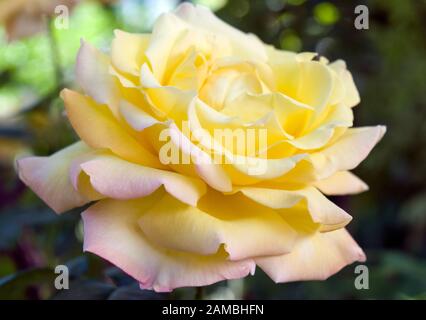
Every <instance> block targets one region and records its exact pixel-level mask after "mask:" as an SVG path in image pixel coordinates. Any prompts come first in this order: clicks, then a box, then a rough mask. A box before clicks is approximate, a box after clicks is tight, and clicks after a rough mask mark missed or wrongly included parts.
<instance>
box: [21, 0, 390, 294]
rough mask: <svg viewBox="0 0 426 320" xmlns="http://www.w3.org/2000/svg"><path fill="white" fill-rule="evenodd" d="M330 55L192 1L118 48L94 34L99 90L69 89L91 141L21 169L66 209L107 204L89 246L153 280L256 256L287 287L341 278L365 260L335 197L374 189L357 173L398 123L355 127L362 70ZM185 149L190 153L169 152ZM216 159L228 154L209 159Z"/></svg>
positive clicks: (95, 214)
mask: <svg viewBox="0 0 426 320" xmlns="http://www.w3.org/2000/svg"><path fill="white" fill-rule="evenodd" d="M315 56H316V54H314V53H309V52H306V53H299V54H298V53H293V52H287V51H281V50H277V49H275V48H273V47H271V46H268V45H265V44H264V43H262V42H261V41H260V40H259V39H258V38H256V37H255V36H253V35H250V34H244V33H242V32H240V31H238V30H236V29H234V28H232V27H231V26H229V25H227V24H225V23H224V22H222V21H220V20H219V19H218V18H217V17H215V16H214V15H213V14H212V13H211V12H210V11H209V10H207V9H205V8H203V7H198V6H197V7H194V6H192V5H190V4H183V5H181V6H180V7H179V8H178V9H177V10H176V11H175V12H173V13H168V14H164V15H162V16H161V17H160V18H159V19H158V20H157V22H156V24H155V25H154V28H153V31H152V33H150V34H131V33H126V32H123V31H119V30H117V31H116V33H115V38H114V40H113V42H112V47H111V52H110V53H109V54H104V53H102V52H100V51H98V50H97V49H96V48H94V47H92V46H91V45H90V44H88V43H86V42H82V44H81V48H80V51H79V54H78V58H77V67H76V75H77V80H78V84H79V85H80V86H81V88H82V89H83V91H84V94H81V93H78V92H75V91H72V90H68V89H65V90H64V91H62V94H61V96H62V98H63V100H64V101H65V106H66V114H67V116H68V118H69V121H70V122H71V124H72V126H73V128H74V130H75V131H76V133H77V134H78V136H79V137H80V139H81V141H79V142H77V143H75V144H73V145H71V146H69V147H68V148H65V149H63V150H61V151H59V152H57V153H55V154H53V155H52V156H50V157H29V158H24V159H21V160H19V161H18V168H19V174H20V177H21V179H22V180H23V181H24V182H25V183H26V184H27V185H28V186H30V187H31V188H32V189H33V190H34V192H36V193H37V194H38V195H39V196H40V197H41V198H42V199H43V200H44V201H45V202H46V203H47V204H48V205H49V206H50V207H51V208H52V209H53V210H55V211H56V212H58V213H61V212H64V211H67V210H69V209H72V208H74V207H79V206H82V205H85V204H87V203H90V202H95V201H96V203H94V204H92V205H91V206H90V207H89V208H88V209H87V210H86V211H85V212H83V221H84V250H85V251H89V252H93V253H95V254H97V255H99V256H101V257H103V258H105V259H107V260H109V261H111V262H112V263H113V264H115V265H117V266H118V267H119V268H121V269H123V270H124V271H125V272H127V273H128V274H130V275H131V276H132V277H134V278H135V279H136V280H137V281H139V283H140V285H141V287H142V288H148V289H154V290H156V291H171V290H173V289H174V288H177V287H185V286H203V285H208V284H211V283H214V282H217V281H220V280H224V279H236V278H242V277H245V276H247V275H249V274H253V273H254V271H255V268H256V266H258V267H260V268H261V269H263V270H264V271H265V272H266V273H267V274H268V275H269V276H270V277H271V278H272V279H273V280H274V281H276V282H288V281H296V280H313V279H326V278H327V277H329V276H330V275H333V274H334V273H336V272H338V271H339V270H340V269H341V268H342V267H344V266H346V265H347V264H350V263H352V262H354V261H364V260H365V255H364V253H363V251H362V250H361V248H360V247H359V246H358V245H357V244H356V242H355V241H354V240H353V239H352V237H351V236H350V235H349V233H348V232H347V231H346V229H345V226H346V225H347V224H348V223H349V222H350V220H351V219H352V218H351V216H350V215H349V214H348V213H346V212H345V211H344V210H342V209H341V208H339V207H338V206H336V205H335V204H334V203H333V202H331V201H330V200H328V199H327V197H326V196H327V195H343V194H355V193H359V192H362V191H365V190H367V186H366V184H365V183H364V182H362V181H361V180H360V179H359V178H358V177H356V176H355V175H354V174H352V173H351V172H350V170H352V169H354V168H355V167H356V166H358V164H359V163H360V162H361V161H362V160H364V159H365V158H366V157H367V155H368V154H369V152H370V151H371V149H372V148H373V147H374V146H375V145H376V144H377V142H378V141H379V140H380V139H381V138H382V136H383V134H384V132H385V128H384V127H383V126H375V127H361V128H352V125H353V112H352V107H354V106H355V105H357V104H358V103H359V101H360V98H359V95H358V91H357V89H356V87H355V85H354V82H353V79H352V76H351V74H350V72H349V71H348V70H347V69H346V65H345V63H344V62H343V61H340V60H339V61H335V62H333V63H330V62H329V61H327V60H326V59H325V58H323V57H321V58H320V59H314V58H315ZM184 127H185V128H189V133H188V130H186V129H185V128H184ZM217 129H220V130H224V131H225V132H230V133H231V134H232V133H233V132H235V130H239V132H243V133H247V137H248V136H249V135H248V134H249V132H250V130H255V131H256V130H264V129H266V130H267V138H266V140H265V141H264V142H265V143H266V144H262V146H261V143H260V141H258V140H256V139H257V136H256V135H254V136H251V137H252V138H251V139H252V140H253V139H254V140H253V141H252V142H253V143H254V145H255V146H256V147H255V148H249V147H248V146H246V145H244V144H241V143H237V144H234V145H232V144H231V146H229V145H227V144H226V145H225V144H223V141H220V140H219V141H218V139H217V138H216V136H215V135H214V131H215V130H217ZM200 132H202V134H200ZM164 133H166V134H167V137H168V139H160V136H161V135H163V134H164ZM206 137H207V139H205V138H206ZM233 138H234V137H232V139H233ZM170 145H172V146H174V147H175V149H176V150H178V151H179V152H180V153H181V155H182V156H183V155H189V158H187V159H189V161H188V162H187V163H182V162H181V161H174V162H165V161H164V159H163V157H162V156H161V154H162V152H163V151H164V148H165V146H170ZM170 150H171V149H170ZM194 150H196V152H195V153H194ZM194 154H195V155H196V156H194ZM213 156H214V157H216V159H222V160H224V161H222V162H220V161H197V160H199V159H197V158H211V157H213ZM179 159H181V158H179ZM253 162H254V163H261V164H263V165H262V170H261V171H260V172H255V173H253V171H252V170H251V165H252V164H253Z"/></svg>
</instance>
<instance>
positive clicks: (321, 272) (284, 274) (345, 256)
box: [256, 229, 366, 282]
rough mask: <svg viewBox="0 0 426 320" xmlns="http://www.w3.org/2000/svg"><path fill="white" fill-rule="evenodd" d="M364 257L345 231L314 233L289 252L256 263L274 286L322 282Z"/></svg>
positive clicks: (257, 260)
mask: <svg viewBox="0 0 426 320" xmlns="http://www.w3.org/2000/svg"><path fill="white" fill-rule="evenodd" d="M365 259H366V258H365V254H364V252H363V251H362V250H361V248H360V247H359V246H358V245H357V244H356V242H355V241H354V240H353V239H352V237H351V236H350V235H349V233H348V232H347V231H346V229H339V230H335V231H331V232H326V233H315V234H312V235H310V236H307V237H304V238H301V239H300V240H299V242H298V243H297V244H296V246H295V247H294V248H293V250H292V252H290V253H288V254H284V255H281V256H275V257H265V258H258V259H256V263H257V265H258V266H259V267H261V268H262V269H263V270H264V271H265V272H266V273H267V274H268V276H270V277H271V278H272V279H273V280H274V281H275V282H291V281H301V280H325V279H327V278H328V277H329V276H331V275H333V274H335V273H336V272H338V271H339V270H340V269H342V268H343V267H344V266H346V265H348V264H350V263H352V262H354V261H360V262H364V261H365Z"/></svg>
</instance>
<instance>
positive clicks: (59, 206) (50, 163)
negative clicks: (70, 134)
mask: <svg viewBox="0 0 426 320" xmlns="http://www.w3.org/2000/svg"><path fill="white" fill-rule="evenodd" d="M90 151H91V149H90V148H89V147H88V146H87V145H86V144H85V143H83V142H81V141H80V142H77V143H74V144H73V145H71V146H69V147H67V148H65V149H62V150H60V151H58V152H56V153H54V154H53V155H51V156H49V157H28V158H22V159H19V160H18V161H17V165H18V173H19V177H20V179H21V180H22V181H23V182H24V183H25V184H26V185H28V186H29V187H30V188H31V189H32V190H33V191H34V192H35V193H36V194H37V195H38V196H39V197H40V198H41V199H43V201H44V202H46V203H47V205H48V206H49V207H51V208H52V209H53V210H54V211H55V212H56V213H62V212H64V211H67V210H70V209H72V208H75V207H79V206H82V205H84V204H86V203H88V202H89V201H91V199H88V198H87V197H85V196H83V195H82V194H80V193H79V192H77V191H76V190H75V189H74V187H73V185H72V183H71V181H70V177H69V170H70V166H71V162H72V161H73V159H75V158H76V157H78V156H80V155H82V154H85V153H88V152H90Z"/></svg>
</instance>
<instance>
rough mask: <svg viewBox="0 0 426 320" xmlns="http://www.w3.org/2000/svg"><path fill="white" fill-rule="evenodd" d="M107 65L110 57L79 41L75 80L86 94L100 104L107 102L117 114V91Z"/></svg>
mask: <svg viewBox="0 0 426 320" xmlns="http://www.w3.org/2000/svg"><path fill="white" fill-rule="evenodd" d="M109 67H110V59H109V57H108V56H107V55H105V54H103V53H102V52H100V51H99V50H98V49H96V48H95V47H93V46H92V45H90V44H89V43H87V42H85V41H83V40H82V41H81V47H80V50H79V52H78V55H77V63H76V78H77V82H78V84H79V85H80V86H81V87H82V88H83V90H84V91H85V93H86V94H88V95H89V96H91V97H92V98H93V99H94V100H96V102H98V103H100V104H107V105H108V107H110V108H111V111H112V112H113V113H114V115H116V116H117V103H118V95H119V92H118V87H117V84H116V82H115V80H114V78H113V77H112V76H111V75H110V73H109Z"/></svg>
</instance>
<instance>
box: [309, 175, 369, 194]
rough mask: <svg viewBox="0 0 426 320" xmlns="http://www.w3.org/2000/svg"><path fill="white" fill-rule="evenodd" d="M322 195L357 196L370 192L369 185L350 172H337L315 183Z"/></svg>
mask: <svg viewBox="0 0 426 320" xmlns="http://www.w3.org/2000/svg"><path fill="white" fill-rule="evenodd" d="M314 185H315V187H317V188H318V189H319V190H321V192H322V193H324V194H326V195H330V196H338V195H345V194H357V193H361V192H364V191H367V190H368V186H367V184H366V183H365V182H364V181H362V180H361V179H360V178H358V177H357V176H356V175H354V174H353V173H351V172H349V171H340V172H336V173H335V174H334V175H332V176H331V177H329V178H327V179H324V180H320V181H317V182H315V183H314Z"/></svg>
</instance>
